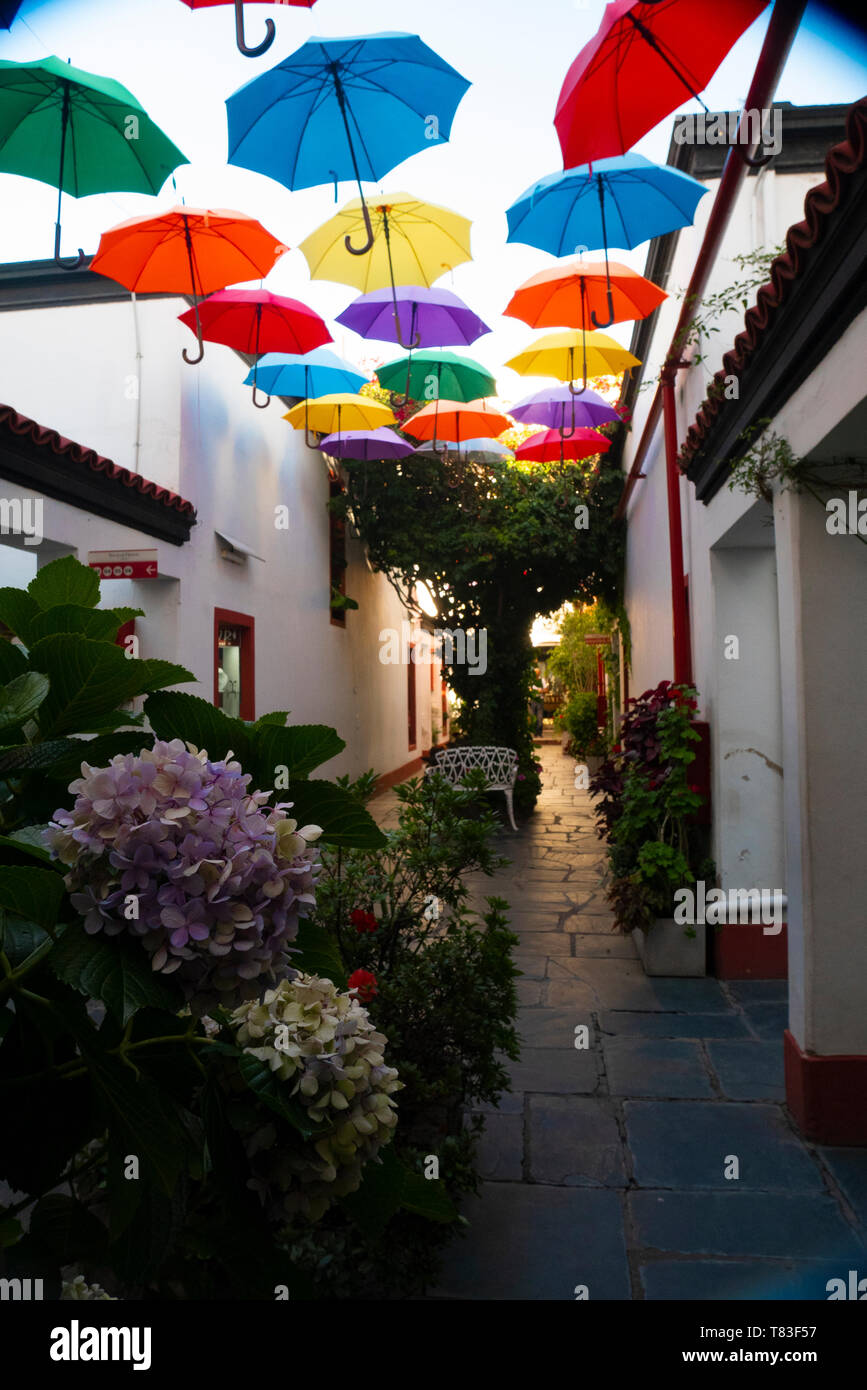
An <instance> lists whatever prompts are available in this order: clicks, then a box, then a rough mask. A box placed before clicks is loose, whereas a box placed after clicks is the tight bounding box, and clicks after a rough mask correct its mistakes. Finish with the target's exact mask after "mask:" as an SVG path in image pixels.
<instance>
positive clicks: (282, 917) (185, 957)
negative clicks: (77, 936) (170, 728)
mask: <svg viewBox="0 0 867 1390" xmlns="http://www.w3.org/2000/svg"><path fill="white" fill-rule="evenodd" d="M250 780H251V779H250V777H249V775H246V774H245V773H244V772H243V771H242V769H241V766H240V764H239V763H237V762H234V761H231V754H228V755H227V756H226V758H224V759H221V760H220V761H217V762H212V761H210V760H209V758H208V755H207V753H206V752H205V751H199V750H197V749H196V748H195V747H194V746H193V745H192V744H184V743H183V742H182V740H181V739H173V740H171V741H170V742H164V741H160V740H157V741H156V742H155V743H154V746H153V749H148V748H143V749H142V750H141V752H140V753H138V754H132V753H127V754H124V755H118V756H117V757H114V758H112V760H111V762H110V764H109V765H108V766H107V767H91V766H89V764H87V763H82V776H81V777H80V778H79V779H78V780H77V781H75V782H73V783H72V784H71V786H70V791H71V792H73V793H75V798H76V799H75V804H74V806H73V808H72V810H71V811H64V810H59V811H56V812H55V815H54V820H53V821H52V823H51V825H50V827H49V829H48V831H47V832H46V839H47V841H48V843H49V845H50V848H51V850H52V853H53V854H54V855H55V856H56V857H57V858H58V859H60V860H61V861H62V862H63V863H64V864H67V865H68V866H69V873H68V874H67V876H66V880H65V882H66V886H67V888H68V889H69V890H70V892H71V901H72V904H73V906H74V907H75V908H76V909H77V910H78V912H79V913H81V915H82V917H83V919H84V929H85V931H86V932H88V933H89V934H91V935H93V934H95V933H97V932H104V933H105V934H106V936H117V935H119V934H120V933H121V932H126V933H128V934H129V935H130V936H132V937H135V938H138V939H139V940H140V941H141V944H142V945H143V947H144V948H145V950H146V951H147V953H148V955H149V956H150V960H151V966H152V968H153V969H154V970H155V971H160V972H161V973H162V974H165V975H168V974H172V973H174V972H177V973H178V978H179V980H180V982H181V983H182V985H183V987H184V991H185V994H186V995H187V997H188V998H194V999H195V1000H196V1001H197V1003H199V1004H200V1005H202V1006H204V1005H205V1004H207V1003H208V1002H214V1001H221V1002H227V1003H232V1002H234V999H235V998H249V997H252V996H253V995H255V994H260V993H261V984H262V980H263V977H264V979H266V980H272V981H273V980H277V979H280V978H282V977H284V976H285V975H286V974H287V972H288V970H289V956H288V954H287V948H288V947H289V946H290V945H291V943H292V941H293V940H294V938H295V937H296V936H297V933H298V921H299V918H300V917H303V916H305V915H307V913H308V911H309V910H310V908H311V907H312V906H313V905H314V904H315V894H314V888H315V883H316V876H317V874H318V872H319V864H318V862H317V859H316V851H315V850H313V849H311V847H310V844H311V841H313V840H315V839H316V837H317V836H318V835H319V834H320V830H319V827H318V826H309V825H308V826H304V827H303V828H302V829H300V830H299V829H298V828H297V823H296V822H295V821H294V820H291V819H290V818H289V817H288V816H287V807H288V806H291V803H286V804H278V805H276V806H273V807H270V806H268V804H267V803H268V799H269V793H267V792H258V791H257V792H251V791H250V790H249V783H250Z"/></svg>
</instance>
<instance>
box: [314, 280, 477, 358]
mask: <svg viewBox="0 0 867 1390" xmlns="http://www.w3.org/2000/svg"><path fill="white" fill-rule="evenodd" d="M395 303H396V304H397V314H395V307H394V306H395ZM337 322H338V323H342V324H343V327H344V328H351V329H353V331H354V332H356V333H359V334H360V335H361V337H362V338H378V339H380V341H382V342H386V343H399V344H400V346H401V347H405V346H406V344H407V343H410V344H411V345H412V347H413V348H419V347H425V348H429V347H454V346H457V345H460V344H462V343H463V344H464V345H467V344H469V343H474V342H475V341H476V338H481V336H482V334H483V333H490V331H491V330H490V328H489V327H488V325H487V324H486V323H483V322H482V320H481V319H480V318H479V316H478V314H474V313H473V311H472V309H470V308H468V307H467V305H466V304H465V303H464V301H463V300H462V299H459V298H458V296H457V295H456V294H452V292H451V290H438V289H435V290H427V289H424V288H423V287H422V286H421V285H398V286H397V288H396V290H395V299H394V301H393V300H392V292H391V286H390V285H388V286H386V288H385V289H381V290H371V291H370V293H369V294H361V295H359V296H358V298H357V299H353V301H352V303H351V304H350V305H349V306H348V308H346V309H344V310H343V313H342V314H338V315H337ZM406 330H409V333H408V336H406Z"/></svg>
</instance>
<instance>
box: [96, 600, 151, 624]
mask: <svg viewBox="0 0 867 1390" xmlns="http://www.w3.org/2000/svg"><path fill="white" fill-rule="evenodd" d="M105 612H106V613H113V614H114V616H115V617H116V619H117V625H118V627H123V625H124V623H128V622H129V621H130V620H131V619H132V618H143V617H144V616H145V611H144V609H143V608H126V607H125V606H124V605H123V604H121V605H120V607H119V608H106V609H105Z"/></svg>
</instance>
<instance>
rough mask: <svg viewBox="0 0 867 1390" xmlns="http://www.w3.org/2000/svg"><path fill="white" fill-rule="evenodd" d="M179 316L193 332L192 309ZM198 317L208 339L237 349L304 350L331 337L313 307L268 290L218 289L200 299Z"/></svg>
mask: <svg viewBox="0 0 867 1390" xmlns="http://www.w3.org/2000/svg"><path fill="white" fill-rule="evenodd" d="M178 318H179V319H180V321H181V323H185V324H186V325H187V327H188V328H189V329H191V330H192V332H193V333H195V331H196V311H195V309H187V311H186V312H185V313H183V314H179V315H178ZM199 321H200V323H201V325H202V337H203V338H205V339H206V340H207V341H208V342H209V343H223V344H224V345H225V346H226V347H231V348H236V349H237V350H238V351H239V352H249V353H253V354H258V353H263V352H291V353H304V352H312V350H313V348H317V347H322V345H323V343H330V342H333V341H334V340H333V338H332V337H331V334H330V333H329V332H328V329H327V328H326V326H325V322H324V320H323V319H322V318H320V316H319V315H318V314H317V313H315V312H314V310H313V309H311V308H309V307H308V306H307V305H306V304H302V302H301V300H300V299H287V298H286V297H285V296H283V295H279V294H271V292H270V291H269V290H219V291H218V292H217V293H216V294H212V295H210V296H209V298H208V299H203V300H202V302H201V304H200V305H199Z"/></svg>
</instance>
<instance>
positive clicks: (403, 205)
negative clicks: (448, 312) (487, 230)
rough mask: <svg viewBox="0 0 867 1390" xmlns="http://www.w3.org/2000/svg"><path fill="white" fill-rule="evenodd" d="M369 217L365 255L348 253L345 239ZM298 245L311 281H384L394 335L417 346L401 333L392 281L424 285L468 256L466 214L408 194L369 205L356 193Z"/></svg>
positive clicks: (364, 284) (374, 286) (368, 285)
mask: <svg viewBox="0 0 867 1390" xmlns="http://www.w3.org/2000/svg"><path fill="white" fill-rule="evenodd" d="M368 222H369V223H370V226H371V229H372V233H373V242H372V246H371V249H370V251H369V254H367V255H365V256H355V255H352V254H351V253H350V252H349V250H347V242H348V241H351V240H352V238H353V237H355V236H357V235H358V233H359V231H361V230H362V229H363V227H364V226H365V225H366V223H368ZM300 249H301V251H302V252H303V254H304V257H305V259H306V261H307V264H308V266H309V267H310V275H311V277H312V279H314V280H337V281H338V282H339V283H340V284H342V285H354V286H355V288H356V289H359V290H362V291H363V292H364V293H367V292H368V291H370V290H381V289H385V288H386V286H388V287H389V288H390V290H391V297H392V309H393V312H394V314H395V324H396V327H395V335H396V337H397V341H398V342H399V343H400V345H401V347H404V348H410V347H412V348H416V347H420V346H421V342H420V341H415V340H413V339H409V340H408V341H404V340H403V339H402V338H401V337H400V334H399V331H398V330H399V327H400V319H399V316H398V299H397V286H398V285H424V286H425V287H426V288H429V287H430V285H431V282H432V281H433V280H436V279H438V278H439V276H440V275H444V274H445V272H446V271H447V270H451V269H453V267H454V266H456V265H461V264H462V263H463V262H464V261H470V260H472V256H471V254H470V223H469V221H468V219H467V218H466V217H461V216H460V214H459V213H457V212H452V211H450V209H449V208H442V207H438V206H437V205H436V204H435V203H425V202H423V201H422V199H421V198H416V197H414V196H413V195H412V194H411V193H384V194H380V195H379V196H378V197H377V201H376V202H375V203H372V204H371V206H370V209H369V210H368V209H367V208H366V207H364V205H363V203H362V200H361V199H360V198H353V199H352V201H351V202H349V203H347V204H346V207H344V208H341V210H340V212H338V213H337V214H336V215H335V216H334V217H332V218H330V219H329V220H328V221H327V222H325V223H323V225H322V226H321V227H318V228H317V229H316V231H315V232H311V233H310V236H308V237H305V239H304V240H303V241H302V242H301V246H300ZM416 338H418V333H417V332H416Z"/></svg>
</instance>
